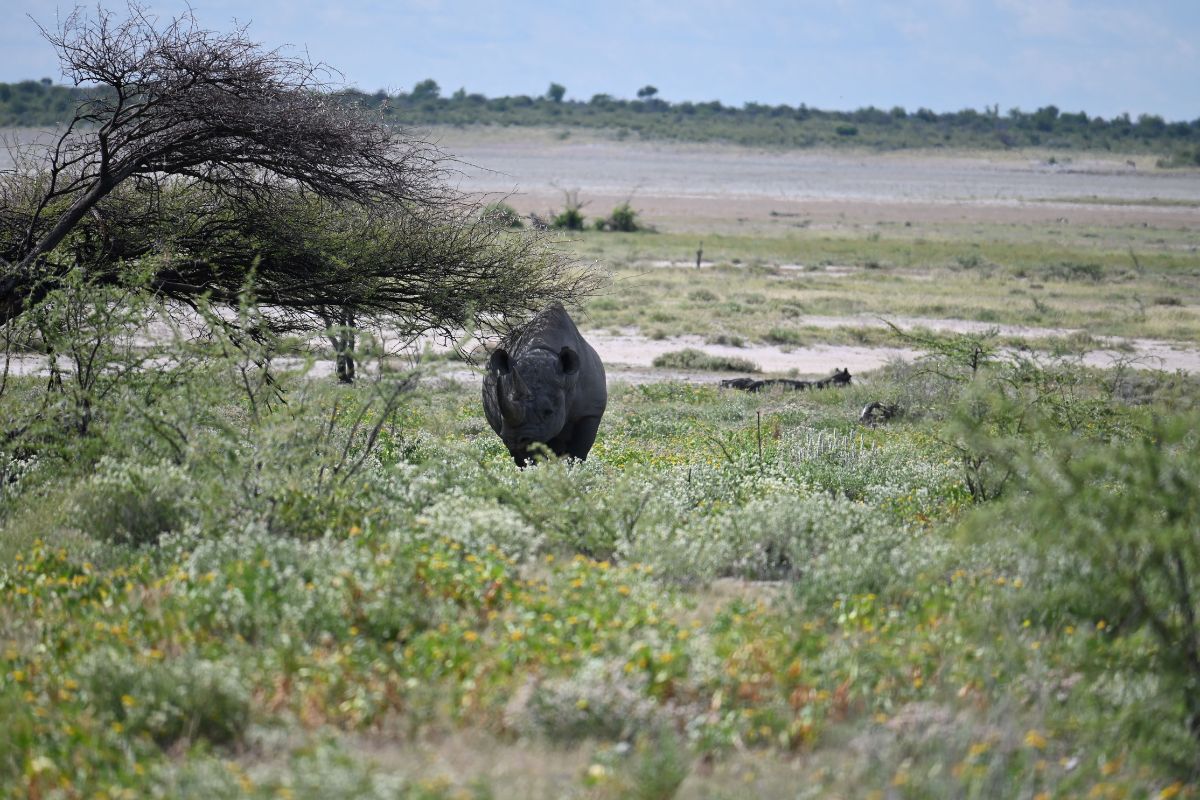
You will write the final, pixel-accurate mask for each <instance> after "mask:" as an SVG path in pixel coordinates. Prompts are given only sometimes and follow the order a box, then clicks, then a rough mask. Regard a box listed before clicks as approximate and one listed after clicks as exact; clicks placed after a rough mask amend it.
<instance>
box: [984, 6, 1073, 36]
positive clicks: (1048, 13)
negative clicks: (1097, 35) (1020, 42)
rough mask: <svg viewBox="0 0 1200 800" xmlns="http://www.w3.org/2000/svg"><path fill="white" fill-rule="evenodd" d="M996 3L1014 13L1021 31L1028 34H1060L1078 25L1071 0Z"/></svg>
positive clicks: (1068, 31) (1069, 31)
mask: <svg viewBox="0 0 1200 800" xmlns="http://www.w3.org/2000/svg"><path fill="white" fill-rule="evenodd" d="M996 5H997V6H998V7H999V8H1001V9H1003V10H1005V11H1009V12H1011V13H1013V14H1014V15H1016V17H1017V24H1018V26H1019V27H1020V30H1021V32H1022V33H1025V34H1028V35H1030V36H1060V35H1062V34H1066V33H1071V32H1072V31H1073V30H1075V29H1076V28H1077V26H1078V20H1077V16H1078V15H1077V13H1076V11H1075V9H1073V8H1072V7H1071V0H997V2H996Z"/></svg>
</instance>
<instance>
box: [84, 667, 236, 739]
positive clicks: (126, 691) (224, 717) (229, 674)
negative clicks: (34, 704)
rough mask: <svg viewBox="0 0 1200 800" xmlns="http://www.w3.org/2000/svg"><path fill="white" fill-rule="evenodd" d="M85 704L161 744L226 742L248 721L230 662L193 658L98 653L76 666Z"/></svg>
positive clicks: (130, 729) (137, 733) (132, 733)
mask: <svg viewBox="0 0 1200 800" xmlns="http://www.w3.org/2000/svg"><path fill="white" fill-rule="evenodd" d="M80 674H81V678H82V681H81V682H82V683H83V684H84V686H86V687H87V691H88V696H89V700H90V703H91V705H92V707H93V708H95V709H96V710H97V711H98V712H100V713H101V714H103V715H105V716H107V717H108V718H110V719H112V720H114V721H116V722H119V723H120V724H121V725H123V726H124V728H125V730H127V731H128V732H129V734H130V735H132V736H137V735H139V734H146V735H147V736H149V737H150V738H151V739H153V740H154V741H155V742H157V743H158V744H159V745H161V746H164V747H166V746H169V745H171V744H173V743H175V742H179V741H186V742H191V741H197V740H203V741H207V742H210V743H212V744H228V743H230V742H233V741H235V740H237V739H238V738H239V737H240V736H241V735H242V733H243V731H245V729H246V726H247V725H248V724H249V721H250V692H249V691H248V690H247V688H246V685H245V683H246V682H245V681H244V680H243V678H242V675H241V672H240V669H239V667H238V665H237V663H236V662H234V661H228V662H216V661H209V660H206V659H204V658H203V657H201V656H198V655H186V656H181V657H178V658H168V659H166V660H165V661H159V662H150V663H141V664H139V663H136V662H134V661H133V660H131V659H129V658H128V657H126V656H122V655H117V654H116V653H113V652H109V651H106V650H99V651H97V652H96V653H95V655H94V656H92V657H91V658H89V659H88V660H87V661H86V662H85V663H84V664H83V665H82V667H81V673H80Z"/></svg>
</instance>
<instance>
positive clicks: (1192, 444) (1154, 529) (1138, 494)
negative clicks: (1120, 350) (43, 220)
mask: <svg viewBox="0 0 1200 800" xmlns="http://www.w3.org/2000/svg"><path fill="white" fill-rule="evenodd" d="M1198 429H1200V418H1197V417H1196V416H1195V415H1189V416H1183V417H1174V418H1168V419H1163V420H1161V421H1159V422H1156V423H1155V424H1154V426H1153V428H1152V430H1151V431H1150V432H1149V433H1148V435H1146V436H1144V437H1139V438H1136V439H1134V440H1132V441H1128V442H1124V443H1120V444H1117V445H1115V446H1113V445H1097V444H1092V443H1088V442H1086V441H1081V440H1080V439H1078V438H1076V437H1069V438H1066V439H1063V440H1061V441H1059V442H1058V443H1057V446H1056V448H1055V450H1054V451H1053V454H1052V456H1051V457H1048V458H1045V459H1041V460H1039V461H1037V462H1036V463H1035V465H1034V467H1033V469H1032V472H1031V480H1030V482H1029V486H1030V491H1031V498H1030V501H1029V504H1028V505H1027V506H1026V509H1027V510H1026V513H1027V514H1028V518H1029V519H1031V520H1034V523H1033V526H1032V529H1033V532H1034V533H1033V535H1034V541H1035V542H1036V543H1037V544H1038V545H1039V546H1040V548H1041V552H1042V554H1043V557H1044V558H1045V560H1046V563H1049V564H1058V565H1059V568H1058V569H1056V570H1055V575H1056V577H1057V579H1058V580H1059V581H1061V582H1064V583H1065V584H1066V586H1065V587H1064V588H1066V589H1073V591H1071V592H1070V596H1071V602H1072V610H1073V611H1074V612H1075V613H1076V614H1078V615H1079V616H1081V617H1082V618H1083V621H1084V623H1085V624H1087V625H1089V626H1091V625H1093V624H1094V625H1099V626H1100V627H1102V628H1106V629H1111V630H1112V631H1113V634H1112V635H1113V636H1118V637H1121V638H1124V639H1127V640H1137V639H1139V638H1142V637H1145V638H1148V639H1151V640H1153V641H1154V642H1155V643H1156V644H1157V646H1147V645H1148V643H1142V644H1141V645H1140V646H1138V648H1137V649H1138V650H1139V652H1140V653H1141V655H1140V656H1139V657H1138V658H1137V659H1134V660H1132V661H1131V662H1130V666H1133V667H1134V669H1139V668H1140V669H1148V670H1149V671H1150V672H1151V674H1152V675H1153V676H1154V678H1155V679H1156V680H1155V681H1154V682H1153V683H1152V684H1150V686H1151V688H1152V690H1156V691H1161V692H1164V693H1167V694H1169V695H1173V696H1174V698H1176V701H1177V702H1178V708H1179V713H1178V717H1177V720H1178V724H1179V725H1180V726H1181V727H1184V728H1186V729H1187V730H1189V731H1190V732H1191V734H1192V736H1193V737H1194V739H1200V537H1197V535H1196V531H1197V524H1198V523H1200V492H1197V491H1196V487H1197V486H1198V485H1200V442H1198V441H1197V434H1196V431H1197V430H1198ZM1098 620H1099V621H1098Z"/></svg>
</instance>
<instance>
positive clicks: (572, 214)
mask: <svg viewBox="0 0 1200 800" xmlns="http://www.w3.org/2000/svg"><path fill="white" fill-rule="evenodd" d="M585 222H586V220H585V218H584V216H583V212H582V211H580V210H579V208H577V207H574V206H568V207H567V208H564V209H563V210H562V211H560V212H559V213H558V214H556V215H555V216H554V218H553V219H552V220H551V221H550V227H551V228H557V229H559V230H568V231H581V230H583V228H584V225H585Z"/></svg>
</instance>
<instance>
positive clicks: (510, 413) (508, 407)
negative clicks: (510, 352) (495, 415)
mask: <svg viewBox="0 0 1200 800" xmlns="http://www.w3.org/2000/svg"><path fill="white" fill-rule="evenodd" d="M513 374H514V375H515V374H516V373H515V372H514V373H513ZM496 396H497V398H498V399H499V400H500V416H501V417H503V418H504V421H505V422H507V423H508V424H509V425H510V426H517V425H520V424H521V423H522V422H524V421H525V413H524V411H523V410H522V409H521V406H520V404H519V403H515V402H513V399H512V397H510V396H509V393H508V392H506V391H505V390H504V386H503V385H502V383H501V382H499V381H498V382H497V383H496Z"/></svg>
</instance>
